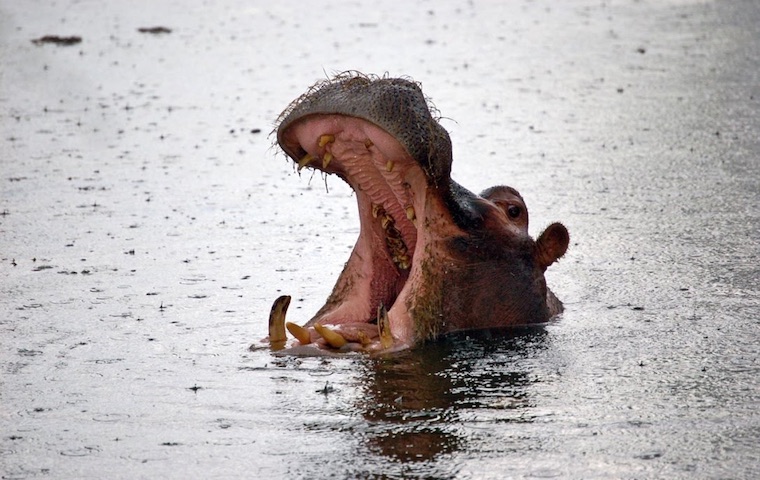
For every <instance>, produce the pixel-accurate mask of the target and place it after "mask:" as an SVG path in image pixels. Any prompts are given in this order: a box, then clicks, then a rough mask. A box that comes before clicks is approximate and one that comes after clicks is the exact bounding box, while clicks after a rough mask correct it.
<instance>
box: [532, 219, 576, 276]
mask: <svg viewBox="0 0 760 480" xmlns="http://www.w3.org/2000/svg"><path fill="white" fill-rule="evenodd" d="M569 244H570V234H569V233H567V229H566V228H565V226H564V225H562V224H561V223H552V224H551V225H549V226H548V227H547V228H546V230H544V232H543V233H542V234H541V236H540V237H538V240H537V241H536V247H537V248H536V260H537V261H538V264H539V265H540V266H541V269H542V270H546V267H548V266H549V265H551V264H552V263H554V262H556V261H557V260H559V258H560V257H561V256H562V255H564V254H565V252H566V251H567V246H568V245H569Z"/></svg>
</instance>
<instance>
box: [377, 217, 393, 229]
mask: <svg viewBox="0 0 760 480" xmlns="http://www.w3.org/2000/svg"><path fill="white" fill-rule="evenodd" d="M380 224H381V225H382V226H383V230H388V226H389V225H393V217H391V216H390V215H385V216H383V218H382V219H380Z"/></svg>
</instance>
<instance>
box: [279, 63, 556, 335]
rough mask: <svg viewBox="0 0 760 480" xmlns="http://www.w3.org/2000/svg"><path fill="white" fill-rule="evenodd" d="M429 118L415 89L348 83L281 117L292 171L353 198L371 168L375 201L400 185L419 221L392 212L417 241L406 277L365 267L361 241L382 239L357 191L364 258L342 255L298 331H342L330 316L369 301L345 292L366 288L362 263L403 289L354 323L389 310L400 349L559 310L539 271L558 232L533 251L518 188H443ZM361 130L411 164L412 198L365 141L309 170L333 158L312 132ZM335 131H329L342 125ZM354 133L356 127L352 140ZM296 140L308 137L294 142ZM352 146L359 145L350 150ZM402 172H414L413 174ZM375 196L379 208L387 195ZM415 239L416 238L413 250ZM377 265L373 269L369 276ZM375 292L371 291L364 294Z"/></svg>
mask: <svg viewBox="0 0 760 480" xmlns="http://www.w3.org/2000/svg"><path fill="white" fill-rule="evenodd" d="M436 113H437V112H436V111H435V109H434V108H433V107H432V106H431V105H430V103H429V102H428V100H427V99H426V97H425V96H424V95H423V93H422V90H421V89H420V86H419V85H418V84H417V83H415V82H412V81H410V80H407V79H399V78H378V77H369V76H365V75H361V74H356V73H348V74H343V75H339V76H338V77H336V78H334V79H332V80H328V81H324V82H321V83H318V84H316V85H315V86H313V87H312V88H311V89H310V90H309V91H308V92H307V93H305V94H304V95H302V96H301V97H299V98H298V99H296V100H295V101H294V102H293V103H292V104H291V105H290V106H289V107H288V108H287V109H286V110H285V111H284V112H283V113H282V115H281V116H280V118H279V125H278V128H277V141H278V143H279V144H280V146H281V147H282V149H283V150H284V151H285V153H287V154H288V155H289V156H290V157H291V158H292V159H293V160H294V161H296V162H299V161H300V166H301V167H303V166H305V165H307V164H308V165H309V166H310V167H313V168H318V169H323V170H325V171H326V172H328V173H336V174H338V175H339V176H341V177H342V178H343V179H344V180H346V181H347V182H348V183H349V184H350V185H352V188H355V186H354V185H357V183H356V182H355V181H352V180H355V178H354V175H356V174H357V172H359V173H361V174H363V172H365V171H369V170H372V169H373V168H374V169H376V170H372V171H373V172H375V173H377V172H381V173H382V176H385V177H384V181H385V182H388V185H387V186H384V187H383V188H386V190H385V191H389V190H387V188H391V189H392V188H393V187H394V186H395V187H398V186H399V185H404V186H405V187H406V188H407V189H409V191H412V190H414V191H413V194H412V196H411V197H407V198H406V199H405V200H404V199H402V201H403V202H406V203H405V204H404V205H401V208H407V207H406V206H408V205H409V202H411V201H412V200H413V201H414V208H415V210H416V213H417V219H416V220H415V221H414V222H410V221H407V220H406V218H402V217H403V215H402V216H399V215H398V210H396V213H395V215H394V217H393V221H395V223H396V225H402V224H403V225H404V226H405V227H407V228H412V232H413V231H414V229H416V231H417V235H414V234H413V233H412V234H407V235H406V236H405V237H404V239H403V240H404V241H405V242H406V245H407V247H408V248H409V252H410V253H413V255H414V259H415V261H414V266H413V267H412V269H411V272H410V271H409V269H408V267H406V268H403V267H402V268H396V267H398V264H397V265H396V267H393V266H392V265H391V267H390V268H389V267H388V266H387V263H388V262H386V263H385V264H383V262H382V261H381V260H382V259H378V258H368V255H367V251H368V250H367V245H368V243H369V244H370V245H371V249H374V250H377V249H382V248H384V247H383V244H382V241H380V242H379V243H378V242H377V240H375V243H371V242H368V241H367V240H366V238H368V237H371V238H377V237H378V235H379V236H380V237H382V236H383V235H384V233H383V231H382V230H380V229H379V227H372V218H370V217H369V216H368V215H366V212H367V205H368V203H369V202H370V201H371V202H372V203H373V205H374V203H375V202H376V201H377V202H380V201H381V200H377V199H374V198H369V199H368V197H367V196H366V195H365V194H364V193H362V194H361V195H359V194H358V193H357V195H358V197H357V198H358V199H359V203H360V205H359V206H360V213H361V212H362V211H364V212H365V215H364V216H363V217H362V234H361V235H360V241H359V242H357V247H356V249H355V252H356V251H359V252H363V253H362V255H353V254H352V258H351V259H350V260H349V262H347V266H346V269H345V270H344V272H343V273H342V274H341V278H340V279H339V280H338V283H337V284H336V287H335V289H334V291H333V293H332V294H331V296H330V298H328V301H327V303H326V305H325V306H324V307H323V308H322V309H321V310H320V311H319V312H318V313H317V314H316V315H315V317H314V318H312V320H311V322H309V323H308V324H307V326H308V325H313V324H314V323H315V322H317V321H320V322H322V321H326V322H327V323H328V324H329V323H330V322H331V321H335V323H338V324H345V323H348V322H349V320H347V319H346V318H345V313H343V312H342V311H341V308H340V306H341V305H342V304H349V303H350V302H351V300H352V299H355V298H357V295H368V293H367V288H366V286H365V287H362V288H360V287H355V285H356V282H357V281H359V280H361V279H363V278H367V277H366V275H367V274H366V272H365V273H361V272H360V273H357V272H359V271H360V270H362V269H361V267H360V264H361V262H362V261H365V262H370V263H371V265H372V266H371V268H370V270H371V272H373V273H371V275H372V276H373V277H372V278H373V279H377V278H389V277H390V278H395V277H397V278H400V279H401V280H399V281H397V285H395V286H394V285H391V286H390V287H389V288H388V289H386V290H388V291H389V292H391V293H388V292H385V293H384V294H383V295H384V297H382V298H380V300H378V299H376V298H375V299H373V302H374V303H372V305H371V308H369V309H366V308H364V307H363V310H362V311H361V313H360V315H358V316H359V317H361V318H356V320H355V321H356V322H365V323H366V322H371V321H373V320H372V318H371V317H372V315H373V314H372V312H373V311H374V309H375V308H376V307H377V305H379V304H382V305H385V306H388V305H389V303H390V304H396V305H394V308H393V309H392V310H390V315H391V320H390V323H391V325H392V326H393V327H394V328H395V329H396V330H397V331H394V335H396V334H397V332H401V333H398V336H399V337H400V338H402V340H403V341H404V342H407V343H414V342H417V341H420V340H425V339H429V338H434V337H436V336H438V335H440V334H445V333H447V332H452V331H457V330H466V329H477V328H492V327H505V326H513V325H524V324H530V323H541V322H545V321H546V320H548V319H549V318H550V317H551V316H554V315H556V314H558V313H560V312H561V311H562V303H561V302H560V301H559V300H558V299H557V298H556V297H555V296H554V295H553V294H552V293H551V291H549V290H548V289H547V287H546V282H545V280H544V276H543V273H544V271H545V270H546V268H547V267H548V266H549V265H551V264H552V263H553V262H555V261H556V260H557V259H558V258H560V257H561V256H562V255H563V254H564V253H565V251H566V249H567V245H568V243H569V236H568V234H567V230H566V229H565V227H564V226H562V225H561V224H553V225H551V226H549V227H548V228H547V229H546V231H544V233H542V235H541V236H540V237H539V239H538V240H537V241H534V240H533V239H532V238H530V236H529V235H528V212H527V208H526V207H525V204H524V202H523V200H522V197H521V196H520V194H519V193H518V192H517V191H516V190H514V189H511V188H510V187H504V186H498V187H492V188H490V189H488V190H486V191H485V192H483V193H482V194H481V195H480V196H478V195H475V194H474V193H472V192H470V191H469V190H467V189H466V188H464V187H462V186H461V185H459V184H458V183H456V182H455V181H453V180H452V179H451V178H450V172H451V162H452V149H451V140H450V138H449V135H448V133H447V132H446V130H444V129H443V127H441V125H440V124H439V123H438V121H437V118H436V117H435V115H436ZM351 119H353V120H351ZM357 119H358V120H357ZM320 122H322V123H320ZM351 122H353V123H351ZM361 122H366V124H363V125H367V124H371V125H372V126H374V127H379V128H380V129H381V130H383V131H384V132H385V133H387V134H389V135H390V137H392V139H391V140H390V142H391V143H392V144H393V143H395V142H397V144H399V145H400V146H401V147H403V150H405V151H406V152H407V153H408V156H409V157H411V160H406V161H404V162H406V163H404V165H405V167H406V168H407V169H410V170H415V169H416V170H418V171H419V169H421V171H422V172H424V178H425V180H424V182H422V183H419V182H418V183H416V184H415V186H414V188H412V187H411V186H410V185H411V183H412V182H411V180H410V183H408V184H407V182H406V181H404V180H403V179H401V180H399V179H389V178H387V174H386V173H385V172H384V169H383V168H382V167H379V166H378V162H377V157H374V156H371V155H374V154H372V153H366V152H369V151H370V147H372V145H373V142H372V141H370V139H368V140H367V143H366V144H367V148H366V150H363V145H362V144H361V142H360V141H357V139H356V138H355V136H354V137H353V140H351V142H353V143H352V144H351V145H353V146H354V147H353V148H354V150H352V151H350V152H349V153H345V152H346V151H347V150H345V149H343V150H340V149H339V148H337V149H336V150H335V151H343V152H344V155H348V156H347V157H344V158H343V159H339V158H336V160H333V162H335V163H333V164H330V167H329V168H324V165H321V164H320V162H313V161H312V160H311V159H312V158H316V157H317V156H318V155H325V154H327V155H328V156H330V158H332V154H331V153H327V152H326V151H324V150H321V148H322V146H321V144H320V146H319V149H317V147H316V146H315V145H316V143H315V142H316V141H317V138H321V136H322V135H321V134H322V133H323V132H322V131H318V130H319V128H325V129H329V128H332V127H333V126H335V125H348V124H351V125H357V124H358V125H362V123H361ZM320 125H321V126H320ZM310 127H314V128H313V129H312V130H313V131H312V130H309V128H310ZM374 127H372V128H374ZM335 128H336V129H337V130H336V132H338V131H343V130H340V128H344V127H340V128H339V127H335ZM346 128H348V127H346ZM362 128H363V127H361V126H360V127H357V129H358V130H359V131H361V129H362ZM306 131H308V132H309V134H308V135H306V136H304V135H305V133H304V132H306ZM329 137H330V138H332V137H333V136H332V135H330V136H329ZM384 138H385V140H382V139H381V138H380V137H378V139H380V140H379V141H384V142H386V143H385V144H384V145H385V146H386V148H387V145H388V143H387V142H388V140H387V138H388V137H387V136H386V137H384ZM331 141H332V140H331ZM303 142H306V144H303ZM305 145H308V146H305ZM337 145H338V141H337V140H336V146H337ZM343 145H346V143H343V144H342V145H341V146H343ZM356 145H359V147H358V149H357V147H356ZM307 149H309V151H308V152H307ZM365 155H367V160H366V162H367V163H362V165H366V167H361V168H360V169H359V170H356V167H352V168H354V170H352V172H353V173H351V172H348V170H347V169H343V168H341V167H335V168H334V167H333V165H334V164H341V163H342V162H345V161H346V160H347V159H348V161H349V162H351V161H354V162H355V161H356V159H357V158H364V156H365ZM403 156H404V157H406V155H403ZM383 158H385V157H383ZM399 158H400V157H399ZM362 161H365V160H362ZM401 162H402V161H401V160H399V163H401ZM410 162H414V163H416V165H417V167H414V166H413V164H412V163H410ZM381 164H382V163H381ZM407 171H409V170H407ZM405 178H407V179H408V178H412V177H405ZM414 178H416V177H414ZM398 182H402V183H398ZM391 197H392V195H391ZM378 198H385V199H387V196H385V197H383V196H381V197H378ZM382 201H386V200H382ZM405 205H406V206H405ZM384 206H385V207H386V208H385V210H389V208H391V207H393V208H398V207H399V204H392V205H387V204H386V205H384ZM401 211H403V210H401ZM410 220H411V218H410ZM412 223H414V227H412V226H411V225H412ZM365 224H368V225H365ZM373 228H374V229H373ZM423 230H424V231H423ZM417 239H421V240H420V241H419V242H418V241H417ZM360 247H361V248H360ZM355 257H360V258H363V259H365V260H356V258H355ZM357 265H359V266H357ZM375 265H379V266H378V267H377V268H378V269H379V270H376V269H375ZM394 268H395V270H394ZM389 270H390V273H389ZM374 272H380V273H377V274H376V273H374ZM394 275H395V277H394ZM407 282H409V285H406V283H407ZM378 284H380V285H382V286H383V287H384V286H385V285H386V283H385V282H375V283H373V288H374V287H376V286H377V285H378ZM381 290H382V288H381ZM376 291H377V290H375V289H371V290H370V294H369V295H370V296H372V295H371V294H372V293H374V292H376ZM393 292H395V293H393ZM397 298H398V302H396V300H397ZM400 303H403V305H402V306H401V307H399V306H398V304H400ZM352 308H354V307H352ZM354 310H355V309H354ZM337 317H341V318H339V319H337ZM350 321H351V322H353V321H354V320H350ZM410 323H411V324H413V326H412V327H410V326H409V324H410Z"/></svg>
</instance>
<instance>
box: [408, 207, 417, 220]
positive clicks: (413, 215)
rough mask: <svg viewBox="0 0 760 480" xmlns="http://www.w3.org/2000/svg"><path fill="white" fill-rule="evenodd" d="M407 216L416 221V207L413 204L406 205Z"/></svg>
mask: <svg viewBox="0 0 760 480" xmlns="http://www.w3.org/2000/svg"><path fill="white" fill-rule="evenodd" d="M406 218H408V219H409V220H411V221H414V219H415V218H417V216H416V215H415V214H414V207H413V206H412V205H409V206H408V207H406Z"/></svg>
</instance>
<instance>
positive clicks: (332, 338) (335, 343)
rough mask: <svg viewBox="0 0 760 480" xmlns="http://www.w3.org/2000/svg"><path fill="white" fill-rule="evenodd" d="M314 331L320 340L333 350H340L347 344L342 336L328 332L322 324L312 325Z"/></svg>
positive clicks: (331, 331)
mask: <svg viewBox="0 0 760 480" xmlns="http://www.w3.org/2000/svg"><path fill="white" fill-rule="evenodd" d="M314 330H316V331H317V333H318V334H320V335H321V336H322V338H324V339H325V341H326V342H327V344H328V345H330V346H331V347H333V348H340V347H342V346H343V345H345V344H346V343H348V342H347V341H346V339H345V338H343V335H341V334H340V333H338V332H336V331H333V330H330V329H329V328H327V327H323V326H322V324H320V323H315V324H314Z"/></svg>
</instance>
